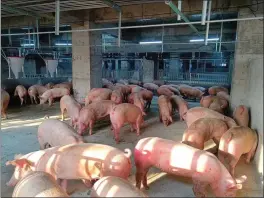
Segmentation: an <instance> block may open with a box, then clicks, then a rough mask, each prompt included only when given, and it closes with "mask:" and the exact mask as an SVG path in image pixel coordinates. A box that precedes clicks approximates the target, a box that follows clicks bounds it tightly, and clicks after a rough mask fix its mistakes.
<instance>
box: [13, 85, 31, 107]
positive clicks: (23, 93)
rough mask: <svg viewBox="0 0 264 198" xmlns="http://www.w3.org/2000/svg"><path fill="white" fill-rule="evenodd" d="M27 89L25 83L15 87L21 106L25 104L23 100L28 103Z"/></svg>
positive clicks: (15, 94) (15, 93)
mask: <svg viewBox="0 0 264 198" xmlns="http://www.w3.org/2000/svg"><path fill="white" fill-rule="evenodd" d="M27 94H28V93H27V90H26V88H25V87H24V86H23V85H18V86H17V87H16V89H15V92H14V96H17V95H18V96H19V99H20V102H21V106H22V105H23V102H24V103H25V104H26V100H27Z"/></svg>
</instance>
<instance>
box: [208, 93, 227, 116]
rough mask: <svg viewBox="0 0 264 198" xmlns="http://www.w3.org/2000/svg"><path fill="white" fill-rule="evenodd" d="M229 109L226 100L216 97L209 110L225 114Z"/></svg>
mask: <svg viewBox="0 0 264 198" xmlns="http://www.w3.org/2000/svg"><path fill="white" fill-rule="evenodd" d="M227 107H228V102H227V101H226V100H225V99H223V98H219V97H218V96H216V98H215V99H214V100H213V102H212V103H211V104H210V106H209V109H212V110H214V111H217V112H219V113H222V114H224V111H225V110H226V108H227Z"/></svg>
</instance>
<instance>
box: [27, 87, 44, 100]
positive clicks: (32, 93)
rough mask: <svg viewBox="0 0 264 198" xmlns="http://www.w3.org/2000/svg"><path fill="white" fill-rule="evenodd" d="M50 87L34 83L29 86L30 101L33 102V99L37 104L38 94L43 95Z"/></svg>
mask: <svg viewBox="0 0 264 198" xmlns="http://www.w3.org/2000/svg"><path fill="white" fill-rule="evenodd" d="M47 90H48V88H46V87H45V86H43V85H32V86H31V87H29V88H28V95H29V97H30V101H31V103H32V104H33V99H34V102H35V104H38V102H37V96H41V95H42V94H43V93H44V92H45V91H47Z"/></svg>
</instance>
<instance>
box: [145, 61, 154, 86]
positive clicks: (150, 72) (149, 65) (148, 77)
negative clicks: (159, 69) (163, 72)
mask: <svg viewBox="0 0 264 198" xmlns="http://www.w3.org/2000/svg"><path fill="white" fill-rule="evenodd" d="M153 80H154V61H152V60H147V59H146V58H143V82H144V83H147V82H152V81H153Z"/></svg>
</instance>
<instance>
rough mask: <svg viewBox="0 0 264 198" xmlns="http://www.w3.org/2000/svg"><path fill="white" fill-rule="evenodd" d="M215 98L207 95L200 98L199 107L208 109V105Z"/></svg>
mask: <svg viewBox="0 0 264 198" xmlns="http://www.w3.org/2000/svg"><path fill="white" fill-rule="evenodd" d="M214 98H215V96H212V95H209V96H202V98H201V100H200V105H201V107H205V108H209V106H210V104H211V103H212V102H213V100H214Z"/></svg>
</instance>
